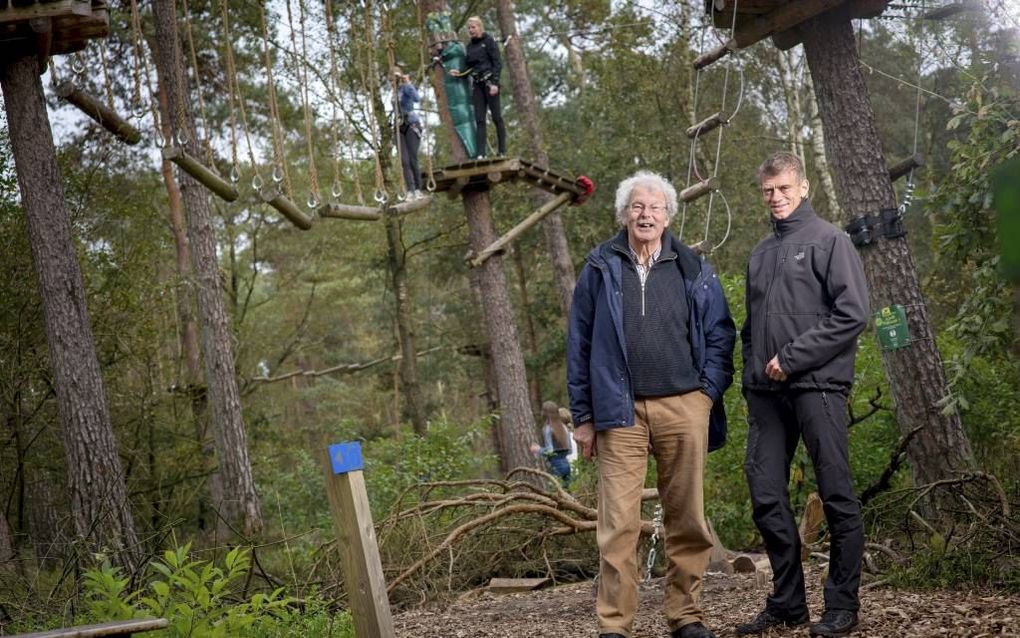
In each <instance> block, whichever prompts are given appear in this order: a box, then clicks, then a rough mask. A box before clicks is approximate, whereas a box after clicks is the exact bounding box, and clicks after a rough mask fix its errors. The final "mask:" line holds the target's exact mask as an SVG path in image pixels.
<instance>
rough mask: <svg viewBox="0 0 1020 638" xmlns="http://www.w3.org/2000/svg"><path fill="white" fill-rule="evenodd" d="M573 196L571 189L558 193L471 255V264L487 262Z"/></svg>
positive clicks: (477, 264) (479, 264)
mask: <svg viewBox="0 0 1020 638" xmlns="http://www.w3.org/2000/svg"><path fill="white" fill-rule="evenodd" d="M573 197H574V194H573V193H571V192H569V191H564V192H562V193H560V194H559V195H557V196H556V197H554V198H552V199H550V200H549V201H547V202H546V203H545V204H542V206H541V207H540V208H539V209H538V210H536V211H535V212H533V213H531V214H530V215H528V216H527V217H526V218H525V219H524V221H522V222H521V223H519V224H517V225H516V226H514V227H513V228H511V229H510V230H508V231H507V232H506V234H505V235H503V236H502V237H500V238H499V239H497V240H496V241H494V242H492V243H491V244H489V245H488V246H486V247H485V249H484V250H482V252H480V253H478V255H476V256H473V257H471V256H469V259H470V263H471V265H472V266H476V267H477V266H481V265H482V264H483V263H485V260H486V259H488V258H489V257H492V256H493V255H494V254H496V253H497V252H499V251H501V250H503V247H504V246H506V245H507V244H509V243H510V242H512V241H513V240H515V239H517V237H519V236H520V235H521V234H522V233H523V232H524V231H526V230H528V229H529V228H531V227H532V226H534V225H535V224H537V223H538V222H540V221H542V218H543V217H545V216H546V215H548V214H549V213H551V212H553V211H554V210H556V209H557V208H559V207H560V206H562V205H563V204H566V203H567V202H569V201H570V200H571V199H573Z"/></svg>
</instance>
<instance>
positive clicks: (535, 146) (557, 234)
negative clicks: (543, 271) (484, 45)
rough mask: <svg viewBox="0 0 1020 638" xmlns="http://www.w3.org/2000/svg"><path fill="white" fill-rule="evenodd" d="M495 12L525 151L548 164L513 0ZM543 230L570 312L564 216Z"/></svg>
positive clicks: (564, 308) (501, 2)
mask: <svg viewBox="0 0 1020 638" xmlns="http://www.w3.org/2000/svg"><path fill="white" fill-rule="evenodd" d="M496 16H497V19H498V20H499V28H500V31H502V32H503V40H504V41H507V39H508V38H509V42H507V45H506V48H505V49H504V53H505V54H506V63H507V68H508V69H509V71H510V81H511V82H512V83H513V87H514V107H515V108H516V109H517V115H518V117H520V118H521V122H522V123H523V124H524V133H525V138H526V139H527V140H528V151H529V152H531V154H532V156H533V157H534V158H535V163H536V164H538V165H539V166H546V167H548V166H549V154H548V153H547V152H546V150H545V138H544V137H543V136H542V127H541V125H540V123H539V119H538V109H537V108H536V107H535V94H534V92H533V91H532V90H531V79H530V78H529V76H528V65H527V61H526V60H525V59H524V49H523V47H522V46H521V38H520V36H519V35H518V33H517V16H516V14H515V12H514V4H513V0H497V2H496ZM552 198H553V196H552V195H551V194H549V193H547V192H545V191H543V190H541V189H539V188H534V189H532V205H533V206H534V207H535V208H539V207H540V206H542V205H543V204H545V203H546V202H548V201H550V200H551V199H552ZM542 232H543V234H544V235H545V248H546V251H547V252H548V253H549V260H550V261H551V262H552V266H553V280H554V281H555V282H556V292H557V294H558V297H559V301H560V311H561V312H562V313H563V317H568V316H569V315H570V302H571V300H572V299H573V297H574V281H575V279H574V264H573V262H572V261H571V259H570V246H569V245H568V244H567V235H566V233H565V232H564V230H563V218H562V217H560V214H559V213H558V212H556V211H553V212H552V213H550V214H549V215H547V216H546V218H545V219H543V220H542Z"/></svg>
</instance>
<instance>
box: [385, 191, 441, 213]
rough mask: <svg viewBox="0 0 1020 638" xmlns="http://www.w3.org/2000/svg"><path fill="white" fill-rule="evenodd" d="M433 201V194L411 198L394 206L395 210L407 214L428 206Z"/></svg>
mask: <svg viewBox="0 0 1020 638" xmlns="http://www.w3.org/2000/svg"><path fill="white" fill-rule="evenodd" d="M431 203H432V195H425V196H424V197H416V198H415V199H409V200H407V201H406V202H400V203H399V204H397V205H395V206H394V207H393V210H395V211H397V214H398V215H406V214H408V213H413V212H415V211H417V210H421V209H423V208H426V207H427V206H428V205H429V204H431Z"/></svg>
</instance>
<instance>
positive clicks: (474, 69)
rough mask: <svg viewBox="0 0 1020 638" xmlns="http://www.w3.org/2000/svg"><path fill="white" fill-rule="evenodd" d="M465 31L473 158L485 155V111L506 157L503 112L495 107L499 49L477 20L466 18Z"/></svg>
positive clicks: (496, 101) (498, 105) (476, 18)
mask: <svg viewBox="0 0 1020 638" xmlns="http://www.w3.org/2000/svg"><path fill="white" fill-rule="evenodd" d="M467 30H468V35H469V36H471V41H470V42H468V44H467V60H466V64H467V66H468V69H470V73H471V104H472V106H473V107H474V111H475V130H476V138H475V139H476V140H477V143H476V144H475V153H476V155H477V157H484V156H485V146H486V131H485V111H486V110H488V111H489V112H490V113H491V114H492V123H493V124H495V125H496V141H497V143H498V145H499V146H498V148H499V155H500V156H501V157H502V156H503V155H506V127H505V126H504V125H503V112H502V108H501V107H500V104H499V76H500V72H501V71H502V70H503V64H502V62H501V61H500V56H499V46H498V45H497V44H496V40H495V39H494V38H493V37H492V36H491V35H489V34H488V33H486V32H485V25H484V23H483V22H482V19H481V18H480V17H478V16H471V17H470V18H468V20H467Z"/></svg>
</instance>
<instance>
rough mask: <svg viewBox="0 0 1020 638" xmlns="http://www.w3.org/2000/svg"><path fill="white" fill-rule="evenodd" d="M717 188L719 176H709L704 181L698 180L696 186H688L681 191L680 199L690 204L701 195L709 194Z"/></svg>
mask: <svg viewBox="0 0 1020 638" xmlns="http://www.w3.org/2000/svg"><path fill="white" fill-rule="evenodd" d="M717 188H719V178H718V177H709V178H708V179H706V180H705V181H703V182H698V183H697V184H695V185H694V186H688V187H687V188H685V189H683V190H682V191H680V201H682V202H683V203H685V204H690V203H691V202H693V201H694V200H696V199H698V198H699V197H702V196H704V195H708V194H709V193H711V192H712V191H713V190H715V189H717Z"/></svg>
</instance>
